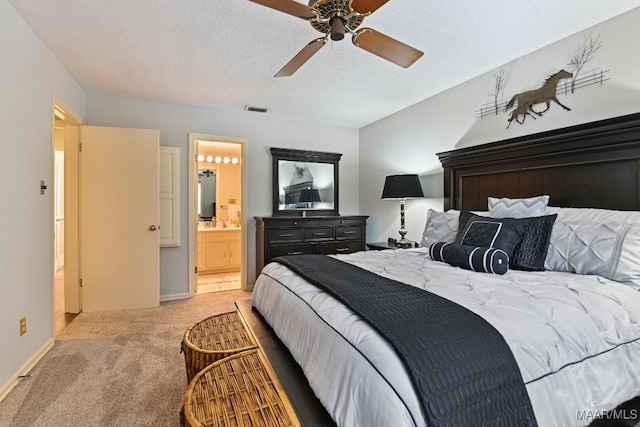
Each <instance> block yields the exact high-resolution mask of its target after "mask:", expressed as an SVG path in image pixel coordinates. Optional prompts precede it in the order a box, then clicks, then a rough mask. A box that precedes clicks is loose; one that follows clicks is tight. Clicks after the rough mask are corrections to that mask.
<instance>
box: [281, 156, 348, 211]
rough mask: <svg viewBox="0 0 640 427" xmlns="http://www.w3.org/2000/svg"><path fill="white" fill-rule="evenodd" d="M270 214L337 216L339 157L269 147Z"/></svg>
mask: <svg viewBox="0 0 640 427" xmlns="http://www.w3.org/2000/svg"><path fill="white" fill-rule="evenodd" d="M271 157H272V159H273V215H301V216H307V215H309V216H320V215H338V162H339V161H340V158H341V157H342V154H337V153H325V152H320V151H303V150H290V149H285V148H271Z"/></svg>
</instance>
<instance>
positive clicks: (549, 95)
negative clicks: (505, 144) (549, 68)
mask: <svg viewBox="0 0 640 427" xmlns="http://www.w3.org/2000/svg"><path fill="white" fill-rule="evenodd" d="M571 77H573V74H572V73H570V72H568V71H566V70H560V71H558V72H557V73H555V74H552V75H551V76H549V77H548V78H547V80H545V82H544V84H543V85H542V86H541V87H540V88H538V89H534V90H528V91H526V92H522V93H518V94H515V95H514V96H513V98H511V100H510V101H509V102H508V103H507V106H506V107H505V109H504V110H505V111H507V110H508V109H509V108H512V107H513V106H514V105H515V103H516V102H517V103H518V106H517V108H516V109H515V110H513V112H512V113H511V116H510V117H509V124H511V122H512V121H513V120H514V119H515V120H516V121H517V122H518V123H524V119H525V117H526V114H529V115H530V116H531V117H533V116H532V115H531V114H530V113H529V112H532V113H535V114H537V115H538V116H541V115H542V113H544V112H545V111H547V110H548V109H549V107H550V105H551V101H555V102H556V104H558V105H559V106H561V107H562V108H564V109H565V110H567V111H571V108H569V107H567V106H566V105H563V104H562V103H561V102H560V101H558V98H557V97H556V87H557V86H558V82H559V81H560V80H562V79H568V78H571ZM543 102H544V103H545V104H547V108H545V109H544V110H542V111H536V110H534V109H533V106H534V105H536V104H541V103H543ZM514 114H515V116H514ZM519 115H522V116H523V118H522V122H521V121H520V120H518V116H519ZM507 127H509V126H507Z"/></svg>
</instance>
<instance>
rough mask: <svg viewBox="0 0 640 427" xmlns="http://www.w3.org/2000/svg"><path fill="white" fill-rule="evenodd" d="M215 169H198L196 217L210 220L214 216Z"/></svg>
mask: <svg viewBox="0 0 640 427" xmlns="http://www.w3.org/2000/svg"><path fill="white" fill-rule="evenodd" d="M216 172H217V171H216V170H215V169H199V170H198V219H199V220H200V221H211V218H214V217H215V216H216Z"/></svg>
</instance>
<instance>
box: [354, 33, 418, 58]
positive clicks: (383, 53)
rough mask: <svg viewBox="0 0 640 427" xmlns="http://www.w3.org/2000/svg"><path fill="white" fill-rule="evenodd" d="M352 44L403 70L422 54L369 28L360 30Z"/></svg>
mask: <svg viewBox="0 0 640 427" xmlns="http://www.w3.org/2000/svg"><path fill="white" fill-rule="evenodd" d="M351 41H352V42H353V44H355V45H356V46H358V47H359V48H361V49H364V50H366V51H367V52H371V53H373V54H374V55H377V56H379V57H380V58H383V59H386V60H387V61H390V62H393V63H394V64H396V65H399V66H401V67H404V68H408V67H410V66H411V65H412V64H413V63H414V62H416V61H417V60H418V59H420V58H421V57H422V55H423V52H421V51H419V50H418V49H415V48H413V47H411V46H409V45H406V44H404V43H402V42H399V41H398V40H396V39H392V38H391V37H389V36H387V35H385V34H382V33H381V32H378V31H376V30H372V29H371V28H361V29H360V30H358V31H356V33H355V34H354V35H353V38H352V39H351Z"/></svg>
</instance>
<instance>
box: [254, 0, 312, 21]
mask: <svg viewBox="0 0 640 427" xmlns="http://www.w3.org/2000/svg"><path fill="white" fill-rule="evenodd" d="M250 1H252V2H254V3H258V4H261V5H263V6H266V7H270V8H271V9H275V10H279V11H280V12H284V13H288V14H289V15H293V16H295V17H298V18H302V19H311V18H315V17H316V16H317V12H316V11H315V10H313V9H312V8H310V7H309V6H307V5H306V4H302V3H298V2H297V1H294V0H250Z"/></svg>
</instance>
